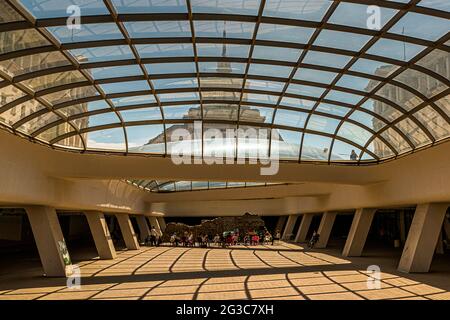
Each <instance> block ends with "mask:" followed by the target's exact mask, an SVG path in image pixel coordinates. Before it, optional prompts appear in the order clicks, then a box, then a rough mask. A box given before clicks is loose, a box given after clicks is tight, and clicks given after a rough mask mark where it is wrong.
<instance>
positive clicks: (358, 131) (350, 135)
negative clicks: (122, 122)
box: [338, 122, 372, 146]
mask: <svg viewBox="0 0 450 320" xmlns="http://www.w3.org/2000/svg"><path fill="white" fill-rule="evenodd" d="M338 136H340V137H342V138H345V139H347V140H350V141H352V142H354V143H356V144H358V145H360V146H364V145H365V144H366V143H367V141H368V140H369V139H370V138H371V137H372V134H371V133H370V132H369V131H367V130H366V129H363V128H362V127H360V126H357V125H355V124H353V123H350V122H344V123H343V124H342V126H341V128H340V129H339V132H338Z"/></svg>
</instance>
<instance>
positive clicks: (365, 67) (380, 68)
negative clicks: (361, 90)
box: [350, 58, 399, 78]
mask: <svg viewBox="0 0 450 320" xmlns="http://www.w3.org/2000/svg"><path fill="white" fill-rule="evenodd" d="M398 68H399V66H395V65H393V64H389V63H386V62H381V61H375V60H369V59H363V58H359V59H358V60H356V62H355V63H354V64H353V65H352V66H351V68H350V70H351V71H357V72H362V73H367V74H372V75H376V76H379V77H383V78H387V77H388V76H389V75H390V74H391V73H393V72H394V71H395V70H397V69H398Z"/></svg>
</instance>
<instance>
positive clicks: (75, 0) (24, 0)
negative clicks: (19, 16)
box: [20, 0, 109, 19]
mask: <svg viewBox="0 0 450 320" xmlns="http://www.w3.org/2000/svg"><path fill="white" fill-rule="evenodd" d="M20 3H21V4H22V5H23V6H24V7H25V8H26V9H27V10H28V11H29V12H30V13H31V14H32V15H33V16H35V17H36V18H38V19H43V18H58V17H64V18H66V17H69V16H70V15H71V14H72V11H70V10H69V9H68V7H69V6H71V5H76V6H77V7H79V8H80V11H81V12H82V14H83V15H85V16H91V15H101V14H109V11H108V9H107V8H106V7H105V5H104V4H103V2H101V1H86V0H84V1H83V0H82V1H80V0H46V1H42V0H41V1H36V0H21V1H20Z"/></svg>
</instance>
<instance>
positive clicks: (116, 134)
mask: <svg viewBox="0 0 450 320" xmlns="http://www.w3.org/2000/svg"><path fill="white" fill-rule="evenodd" d="M86 147H87V149H91V150H110V151H123V152H124V151H125V150H126V145H125V136H124V131H123V128H113V129H106V130H99V131H91V132H88V133H87V142H86Z"/></svg>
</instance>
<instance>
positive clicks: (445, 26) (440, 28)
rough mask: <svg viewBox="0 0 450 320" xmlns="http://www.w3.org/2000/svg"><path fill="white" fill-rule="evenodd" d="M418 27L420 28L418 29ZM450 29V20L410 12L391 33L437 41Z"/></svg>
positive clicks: (390, 30)
mask: <svg viewBox="0 0 450 320" xmlns="http://www.w3.org/2000/svg"><path fill="white" fill-rule="evenodd" d="M417 26H420V28H418V27H417ZM449 29H450V20H448V19H444V18H438V17H433V16H430V15H424V14H420V13H415V12H408V13H407V14H406V15H404V16H403V17H402V18H401V19H400V21H398V22H397V23H396V24H395V25H394V26H393V27H392V28H391V29H389V32H391V33H397V34H401V35H406V36H409V37H414V38H419V39H425V40H430V41H436V40H438V39H439V38H441V37H442V36H444V35H445V34H446V33H447V32H448V30H449Z"/></svg>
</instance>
